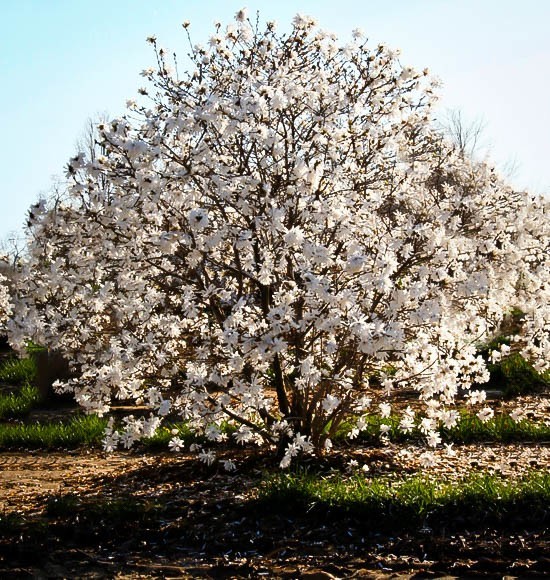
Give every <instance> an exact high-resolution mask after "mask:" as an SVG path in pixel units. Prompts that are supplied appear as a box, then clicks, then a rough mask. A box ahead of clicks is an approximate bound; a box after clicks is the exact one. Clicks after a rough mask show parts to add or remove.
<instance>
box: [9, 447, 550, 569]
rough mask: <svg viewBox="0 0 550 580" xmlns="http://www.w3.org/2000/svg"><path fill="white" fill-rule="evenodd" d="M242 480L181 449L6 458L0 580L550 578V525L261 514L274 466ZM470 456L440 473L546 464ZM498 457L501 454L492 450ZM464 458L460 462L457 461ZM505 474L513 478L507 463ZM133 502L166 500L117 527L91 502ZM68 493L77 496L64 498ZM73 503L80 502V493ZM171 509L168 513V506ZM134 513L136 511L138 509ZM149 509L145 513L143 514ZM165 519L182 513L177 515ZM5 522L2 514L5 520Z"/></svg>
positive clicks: (543, 458)
mask: <svg viewBox="0 0 550 580" xmlns="http://www.w3.org/2000/svg"><path fill="white" fill-rule="evenodd" d="M240 453H241V454H240V456H239V457H238V459H240V460H241V461H240V467H239V469H238V471H237V472H236V473H234V474H226V473H224V472H222V471H219V470H218V469H215V468H206V467H203V466H202V465H200V464H198V463H197V460H196V458H194V457H192V456H190V455H186V454H180V455H170V454H135V453H122V452H120V453H114V454H109V455H106V454H104V453H101V452H82V451H79V452H66V453H61V452H59V453H3V454H1V455H0V513H2V514H3V518H4V521H7V520H10V518H12V519H13V518H22V521H23V520H24V521H25V522H26V523H25V524H24V525H21V526H20V528H16V529H17V533H13V530H12V532H10V533H4V534H3V535H2V536H1V539H0V578H149V577H159V578H315V579H330V578H363V577H364V578H403V579H404V578H464V577H477V576H481V577H495V578H496V577H498V578H502V577H504V576H506V577H508V578H524V577H540V578H543V577H548V576H547V574H550V551H549V550H548V547H549V543H548V539H549V538H548V534H547V530H544V529H535V530H526V529H522V527H521V525H519V527H518V525H515V524H514V523H513V522H511V523H510V527H509V529H506V530H502V529H491V528H490V527H488V528H484V529H481V530H480V529H471V530H470V529H464V530H460V531H459V532H456V531H452V530H449V531H446V530H438V531H437V532H434V531H432V530H430V529H425V530H421V531H419V532H417V533H414V534H411V533H402V534H400V533H399V534H381V533H379V532H377V531H376V529H375V526H372V524H370V525H368V526H366V525H363V524H362V523H361V522H358V521H356V519H354V518H353V517H350V518H347V517H344V518H336V519H335V518H334V517H333V515H331V514H327V513H322V512H319V511H315V510H313V512H312V513H311V514H296V515H295V516H294V515H293V514H289V513H288V510H283V509H282V510H281V513H269V514H264V513H260V512H259V511H258V507H257V504H255V503H254V498H255V496H256V486H257V482H258V480H259V478H260V476H261V474H262V471H263V470H264V469H265V467H266V461H267V459H266V458H265V457H262V456H261V455H253V454H252V455H244V456H243V452H240ZM459 453H461V454H464V457H468V459H469V463H467V462H465V461H458V462H457V461H454V462H453V465H454V466H455V467H454V468H453V466H452V464H451V463H445V460H444V458H442V459H441V462H440V464H439V465H438V466H437V467H434V468H433V474H434V476H435V475H436V474H437V475H438V476H440V475H442V471H445V472H446V473H447V475H448V474H449V473H451V472H453V473H455V474H459V473H460V470H457V469H456V466H457V465H462V467H461V470H462V471H463V472H464V473H465V472H466V471H468V470H471V469H472V465H473V464H475V468H476V469H477V468H483V469H487V468H490V467H491V465H492V466H493V467H492V468H493V469H494V470H495V471H498V470H501V472H502V473H504V474H505V475H509V476H514V475H517V474H520V473H522V472H523V471H524V470H526V469H528V468H529V466H532V464H533V462H534V461H535V462H537V464H539V465H540V464H542V465H550V447H548V446H541V445H531V446H530V445H521V446H520V445H508V446H502V448H495V446H494V445H493V446H491V447H489V446H483V445H477V446H474V445H472V446H463V447H461V448H460V449H459ZM355 456H356V457H357V459H358V461H360V462H362V463H363V464H367V465H368V466H369V470H370V472H371V473H383V472H385V471H387V470H392V469H395V468H396V466H398V465H396V464H397V463H398V462H399V461H401V459H400V458H399V457H400V456H399V455H398V453H397V449H396V448H385V449H384V448H382V449H381V448H370V449H369V448H365V449H360V448H357V449H356V451H355ZM497 457H498V458H499V459H498V462H497V461H496V459H495V458H497ZM459 459H460V458H459ZM503 470H508V472H506V471H503ZM129 495H131V497H132V498H133V499H134V500H135V501H137V502H139V505H140V506H141V507H142V508H143V506H144V505H145V506H148V505H150V506H152V507H151V509H153V507H154V506H155V505H157V506H158V505H159V504H162V505H163V506H169V508H170V509H169V510H168V515H163V516H162V517H161V518H160V519H158V518H156V519H148V517H147V513H145V514H143V513H141V512H140V515H139V516H138V515H136V518H135V519H132V518H131V517H130V518H128V514H127V513H126V520H125V523H124V524H123V525H122V526H121V525H119V524H117V522H116V521H115V520H110V519H109V517H107V516H102V515H101V514H99V515H98V514H94V513H91V512H89V511H88V512H87V511H86V510H85V509H84V508H83V505H84V504H86V503H87V502H88V504H89V503H90V502H93V501H96V500H97V501H101V502H109V501H111V502H116V500H117V498H121V497H126V498H127V497H128V496H129ZM67 498H69V499H70V500H71V501H72V502H73V503H70V502H69V503H67V501H68V500H67ZM75 498H77V499H75ZM172 508H173V509H172ZM129 509H132V508H131V506H130V507H129ZM146 511H147V509H146ZM170 513H173V514H174V515H173V516H171V515H170ZM0 523H2V522H0Z"/></svg>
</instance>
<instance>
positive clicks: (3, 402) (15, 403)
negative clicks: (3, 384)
mask: <svg viewBox="0 0 550 580" xmlns="http://www.w3.org/2000/svg"><path fill="white" fill-rule="evenodd" d="M39 403H40V393H39V392H38V389H37V388H36V387H33V386H32V385H29V384H25V385H23V387H22V388H21V390H20V391H19V392H18V393H10V394H8V395H0V419H4V418H16V417H23V416H25V415H27V414H28V413H29V412H30V411H31V409H33V408H34V407H36V406H37V405H38V404H39Z"/></svg>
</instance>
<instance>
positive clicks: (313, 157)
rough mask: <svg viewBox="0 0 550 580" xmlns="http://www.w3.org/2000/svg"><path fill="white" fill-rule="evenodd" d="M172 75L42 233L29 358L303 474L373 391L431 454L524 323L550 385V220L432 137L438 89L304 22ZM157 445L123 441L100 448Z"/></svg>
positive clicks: (140, 426)
mask: <svg viewBox="0 0 550 580" xmlns="http://www.w3.org/2000/svg"><path fill="white" fill-rule="evenodd" d="M151 42H152V43H153V44H154V45H155V46H156V41H155V39H152V40H151ZM157 56H158V59H159V63H160V66H159V69H158V71H157V72H152V71H150V72H149V73H148V74H147V75H146V76H147V78H148V79H150V81H151V82H152V83H153V84H154V89H155V90H150V91H147V92H146V93H147V94H148V95H154V96H149V97H147V98H148V99H150V100H148V101H146V102H145V103H143V104H138V103H135V102H132V104H131V112H130V114H129V116H128V118H121V119H115V120H113V121H112V122H110V123H108V124H106V125H105V126H103V127H102V129H101V135H102V147H103V149H104V151H105V153H104V155H103V156H102V157H99V158H96V159H93V160H90V159H87V158H86V157H85V156H84V155H78V156H77V157H75V158H74V159H72V160H71V161H70V163H69V166H68V176H69V178H70V180H71V183H72V184H71V186H70V189H69V191H68V194H67V197H68V200H67V201H66V202H65V203H63V204H62V203H58V204H57V205H56V206H55V207H51V208H46V207H45V208H42V209H41V211H40V212H36V215H35V216H34V223H33V225H32V234H33V235H32V238H31V239H32V242H31V243H30V246H29V248H28V256H29V258H28V260H27V261H26V263H25V264H24V265H23V267H22V272H21V275H20V284H19V291H18V296H17V308H16V316H15V318H14V321H13V324H12V326H11V332H12V340H13V341H15V342H19V343H23V342H24V341H25V340H27V339H28V338H32V339H33V340H35V341H36V342H39V343H43V344H46V345H48V346H49V347H50V348H53V349H55V350H58V351H60V352H62V353H65V355H66V356H67V358H68V359H69V360H70V361H71V364H72V366H73V371H74V372H75V378H74V379H71V380H70V381H69V382H68V383H66V385H65V388H67V389H70V390H73V391H74V393H75V395H76V398H77V400H78V401H79V402H80V403H81V404H82V405H84V407H85V408H87V409H88V410H90V411H99V412H105V411H107V410H108V409H109V407H110V405H111V404H112V402H113V400H116V399H122V400H125V401H133V402H135V403H136V404H138V405H147V406H149V408H150V409H151V412H152V413H153V415H154V416H155V417H158V420H159V421H161V420H162V419H163V418H164V417H166V416H170V415H171V416H173V415H174V414H178V415H179V416H180V417H181V418H183V419H184V420H186V421H187V422H188V423H189V425H191V426H192V427H195V428H197V429H202V430H203V431H204V432H206V431H207V429H209V431H208V438H210V439H212V440H214V441H215V440H217V439H218V438H219V437H220V436H221V435H220V434H221V430H220V429H219V426H220V425H221V423H222V422H223V421H230V422H231V423H233V424H235V425H236V426H237V427H239V428H238V429H237V430H236V433H235V435H234V436H235V438H236V440H237V441H239V442H241V443H247V442H251V443H255V444H258V443H262V442H265V443H268V444H270V445H274V446H275V445H277V446H278V448H279V449H280V450H281V454H282V456H283V465H287V464H288V462H290V460H291V459H292V457H294V456H295V455H297V454H298V453H303V452H310V451H311V450H312V449H313V448H315V449H323V448H325V449H329V448H330V438H331V437H332V436H333V435H334V433H335V432H336V430H337V429H338V428H339V426H340V425H341V424H342V421H343V420H344V419H346V418H347V417H349V416H350V415H353V414H354V413H357V409H359V407H360V406H362V403H361V401H365V400H368V398H369V395H370V396H372V392H373V388H378V389H379V390H382V391H383V393H385V396H387V397H388V400H391V397H392V394H393V393H395V392H396V391H398V390H399V389H400V388H404V387H405V388H407V387H410V386H412V387H414V388H415V389H416V390H417V391H418V393H419V397H420V399H421V400H423V401H425V402H426V413H425V417H424V419H423V420H422V422H421V425H422V430H423V432H424V433H425V434H426V438H427V440H428V442H429V443H430V444H431V445H437V444H438V443H439V436H438V434H437V433H436V428H437V425H438V422H440V421H443V422H444V423H445V424H448V425H451V424H453V422H454V421H455V415H454V414H453V413H454V411H453V405H454V402H455V398H456V397H457V394H458V393H459V392H461V391H463V390H466V392H467V391H468V389H469V388H470V386H471V384H472V382H474V381H477V382H483V381H484V380H486V379H487V368H486V363H485V361H484V360H483V359H482V357H481V356H479V355H478V354H477V351H476V345H478V344H479V343H480V342H482V341H483V340H486V339H488V338H491V337H492V336H493V335H494V334H495V333H496V332H497V331H498V329H499V326H500V325H501V323H502V321H503V320H504V318H505V316H506V315H507V313H508V312H509V310H510V308H511V307H513V306H517V307H519V308H521V309H522V310H523V311H524V312H525V324H524V331H525V336H524V337H522V342H521V344H522V345H523V350H524V352H525V354H526V355H528V356H529V358H530V359H531V360H533V361H534V362H535V363H536V364H538V365H539V367H540V368H542V367H543V366H544V365H545V364H546V365H547V364H548V362H547V361H545V360H544V355H546V354H547V353H548V352H549V350H550V342H549V335H550V327H549V322H550V311H549V308H550V306H549V305H550V285H549V272H550V263H549V260H550V251H549V247H548V245H549V243H550V242H549V240H550V236H549V233H550V231H549V219H548V216H549V203H548V201H547V200H544V199H538V198H537V199H534V198H531V197H529V196H528V195H527V194H524V193H518V192H516V191H513V190H512V189H510V188H509V187H507V186H506V185H505V184H504V183H502V182H501V181H500V180H499V178H498V177H497V176H496V175H495V173H494V172H493V170H492V169H491V168H490V167H487V166H486V165H484V164H480V163H474V162H471V161H469V160H467V159H464V158H463V156H461V155H459V154H458V153H457V152H455V151H454V150H453V148H452V147H451V146H450V145H448V144H446V143H445V142H444V141H443V140H442V138H441V137H440V135H439V134H438V133H437V132H435V131H434V130H432V125H431V121H430V104H431V102H432V101H433V99H434V92H433V86H432V84H430V82H429V80H427V77H426V76H425V73H417V72H415V71H414V70H413V69H411V68H403V67H401V66H400V64H399V61H398V60H397V53H395V52H391V51H390V50H388V49H387V48H385V47H384V46H378V47H375V48H373V49H371V48H369V47H368V46H367V44H366V41H364V40H363V37H362V35H361V34H355V35H354V40H353V41H352V42H351V43H350V44H347V45H344V46H341V45H339V44H338V43H337V40H336V39H335V37H334V36H332V35H330V34H327V33H324V32H322V31H320V30H317V29H316V28H315V23H314V21H313V20H312V19H310V18H307V17H303V16H297V17H296V18H295V19H294V27H293V29H292V31H291V32H290V33H288V34H281V35H278V34H277V33H276V31H275V26H274V24H273V23H268V24H267V26H266V28H265V30H264V31H262V30H260V29H256V28H253V27H252V26H251V24H250V21H249V20H248V18H247V17H246V13H245V12H243V11H240V12H239V13H238V14H237V17H236V22H235V23H234V24H232V25H229V26H228V27H227V29H226V31H225V33H223V32H220V31H218V32H217V34H216V36H215V37H213V38H212V39H211V41H210V43H209V45H208V47H207V48H205V47H201V46H195V47H194V48H193V51H192V59H193V66H194V68H192V69H191V70H190V71H189V73H188V75H187V76H184V77H182V76H179V77H176V76H173V75H172V73H171V72H170V69H169V67H168V65H167V63H165V58H166V56H165V53H164V52H163V51H162V50H158V51H157ZM144 94H145V93H144ZM476 397H477V395H473V398H472V399H471V400H472V402H475V401H477V399H476ZM389 408H390V407H389V406H380V411H381V412H382V414H383V416H387V414H389ZM480 416H482V417H483V418H484V419H485V418H488V417H489V416H490V413H489V412H488V411H486V410H483V411H481V415H480ZM157 424H158V423H157V422H154V421H153V420H152V419H147V420H146V421H145V420H143V419H141V420H135V419H134V420H131V419H128V421H127V423H126V426H125V428H124V429H123V432H118V431H113V430H112V429H111V431H110V432H109V433H108V434H107V435H108V436H107V439H106V444H107V446H108V447H114V446H115V445H116V444H120V443H122V444H123V445H125V446H128V445H131V444H132V442H133V441H135V440H136V439H138V438H139V437H140V436H143V434H144V433H145V432H149V431H150V430H151V427H155V426H156V425H157ZM212 425H214V426H217V428H216V429H213V428H212ZM281 426H284V427H281ZM412 426H413V418H412V415H411V414H410V413H409V412H407V413H405V415H404V416H403V418H402V421H401V427H402V428H403V430H405V431H407V430H411V429H412ZM388 429H389V428H388ZM327 441H328V442H327ZM326 442H327V443H326ZM325 443H326V444H325ZM181 447H182V442H181V439H179V438H174V439H173V440H172V443H171V448H172V449H174V450H177V449H180V448H181ZM201 453H203V455H202V459H203V461H205V462H206V463H210V462H211V459H213V455H212V454H211V453H210V452H209V451H204V450H203V451H201Z"/></svg>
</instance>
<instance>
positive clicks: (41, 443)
mask: <svg viewBox="0 0 550 580" xmlns="http://www.w3.org/2000/svg"><path fill="white" fill-rule="evenodd" d="M106 425H107V421H106V419H103V418H100V417H97V416H96V415H83V416H77V417H74V418H72V419H71V420H70V421H68V422H65V423H63V422H55V423H35V424H32V425H25V424H3V425H2V424H0V449H1V450H12V449H45V450H53V449H74V448H77V447H82V446H88V447H94V446H98V445H100V444H101V441H102V439H103V435H104V431H105V427H106Z"/></svg>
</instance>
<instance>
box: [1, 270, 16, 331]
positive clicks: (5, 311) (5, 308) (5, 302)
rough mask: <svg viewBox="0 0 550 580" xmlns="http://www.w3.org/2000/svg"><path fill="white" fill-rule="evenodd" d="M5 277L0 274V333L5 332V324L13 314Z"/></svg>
mask: <svg viewBox="0 0 550 580" xmlns="http://www.w3.org/2000/svg"><path fill="white" fill-rule="evenodd" d="M7 282H8V281H7V279H6V277H5V276H3V275H2V274H0V332H2V333H3V332H5V329H6V323H7V322H8V319H9V318H10V316H11V315H12V314H13V305H12V301H11V294H10V290H9V288H8V283H7Z"/></svg>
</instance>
